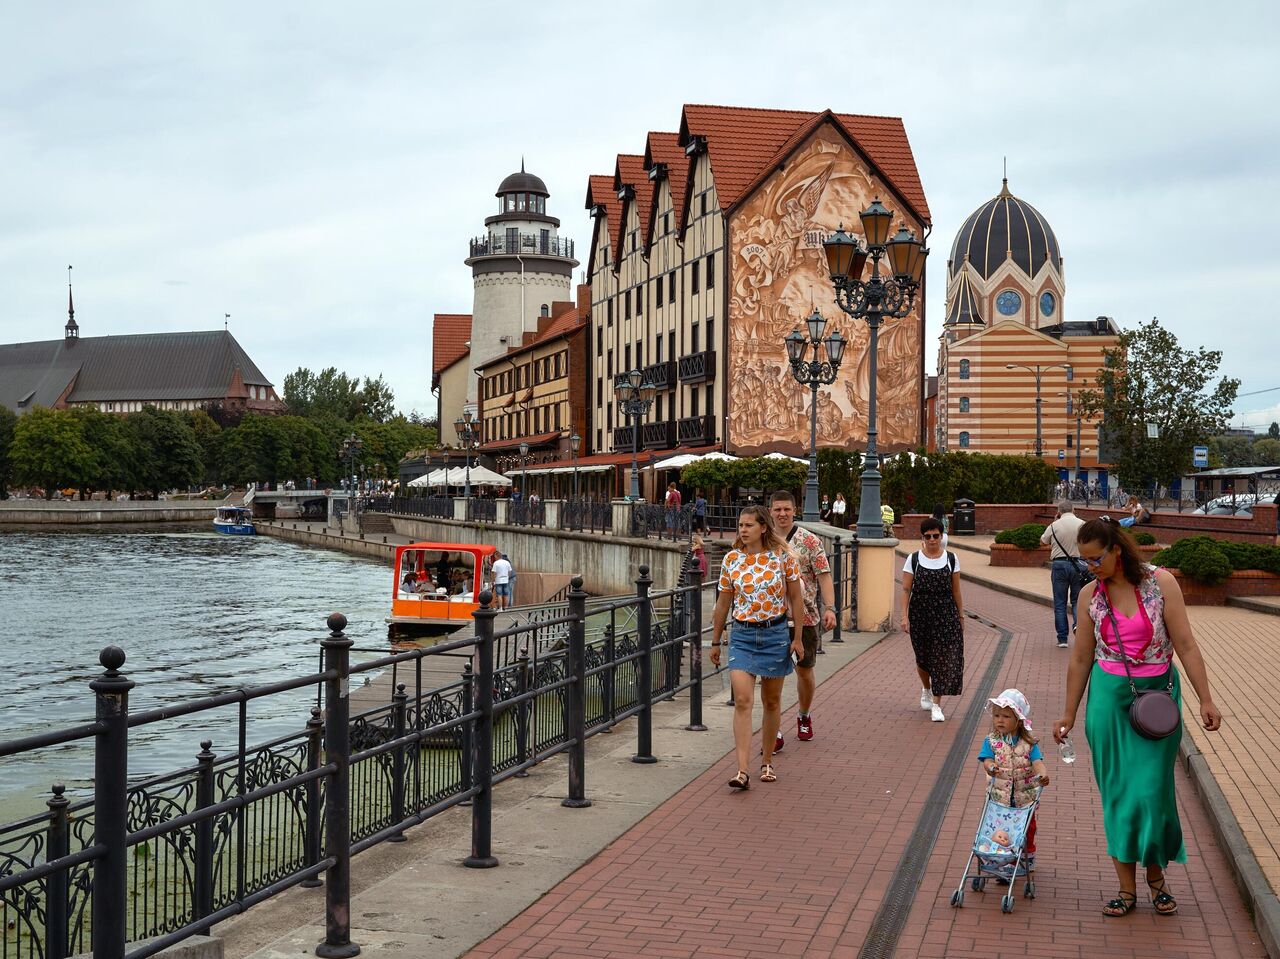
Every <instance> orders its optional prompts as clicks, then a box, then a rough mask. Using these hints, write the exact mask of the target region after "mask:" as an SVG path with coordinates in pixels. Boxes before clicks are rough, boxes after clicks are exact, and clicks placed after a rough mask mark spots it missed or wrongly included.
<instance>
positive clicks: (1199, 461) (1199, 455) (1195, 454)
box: [1191, 446, 1209, 470]
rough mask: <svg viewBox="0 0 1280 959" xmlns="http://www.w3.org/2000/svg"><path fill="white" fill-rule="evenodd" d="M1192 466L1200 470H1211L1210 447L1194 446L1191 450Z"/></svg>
mask: <svg viewBox="0 0 1280 959" xmlns="http://www.w3.org/2000/svg"><path fill="white" fill-rule="evenodd" d="M1191 465H1192V466H1194V467H1195V468H1196V469H1199V470H1203V469H1208V468H1209V447H1207V446H1193V447H1192V448H1191Z"/></svg>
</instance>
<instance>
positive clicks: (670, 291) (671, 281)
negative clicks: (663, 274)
mask: <svg viewBox="0 0 1280 959" xmlns="http://www.w3.org/2000/svg"><path fill="white" fill-rule="evenodd" d="M675 301H676V273H675V270H672V271H671V272H670V273H669V274H668V275H667V302H668V303H674V302H675Z"/></svg>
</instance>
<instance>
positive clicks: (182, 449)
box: [125, 406, 204, 496]
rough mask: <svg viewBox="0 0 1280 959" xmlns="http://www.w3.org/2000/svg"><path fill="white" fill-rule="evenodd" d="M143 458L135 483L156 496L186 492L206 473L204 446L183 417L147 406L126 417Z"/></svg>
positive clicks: (170, 411) (179, 414)
mask: <svg viewBox="0 0 1280 959" xmlns="http://www.w3.org/2000/svg"><path fill="white" fill-rule="evenodd" d="M125 422H126V423H127V424H128V427H129V430H130V432H132V434H133V439H134V445H135V447H136V448H137V450H138V452H139V453H140V454H141V458H140V461H139V464H138V468H137V474H136V476H135V478H134V482H135V483H136V484H137V485H138V486H139V487H141V488H142V489H145V490H147V491H149V492H150V493H151V494H152V495H153V496H155V495H158V494H159V493H160V492H161V491H162V490H167V489H182V488H184V487H188V486H191V485H193V484H194V483H196V482H198V481H199V480H200V478H201V476H202V475H203V473H204V464H203V463H201V461H200V444H199V443H197V442H196V437H195V433H193V432H192V430H191V427H190V426H188V425H187V421H186V419H185V418H184V417H183V415H182V414H181V413H178V412H176V411H174V410H160V409H156V408H155V407H154V406H144V407H143V408H142V409H141V411H139V412H137V413H130V414H129V415H128V416H127V417H125Z"/></svg>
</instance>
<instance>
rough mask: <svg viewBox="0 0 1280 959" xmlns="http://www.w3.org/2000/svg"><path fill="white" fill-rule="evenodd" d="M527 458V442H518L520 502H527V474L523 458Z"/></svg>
mask: <svg viewBox="0 0 1280 959" xmlns="http://www.w3.org/2000/svg"><path fill="white" fill-rule="evenodd" d="M528 458H529V444H528V443H521V444H520V502H522V503H528V502H529V474H528V472H527V471H526V470H525V468H524V464H525V460H527V459H528Z"/></svg>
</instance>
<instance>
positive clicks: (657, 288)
mask: <svg viewBox="0 0 1280 959" xmlns="http://www.w3.org/2000/svg"><path fill="white" fill-rule="evenodd" d="M653 303H654V305H655V306H662V277H658V278H657V279H656V280H654V281H653Z"/></svg>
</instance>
